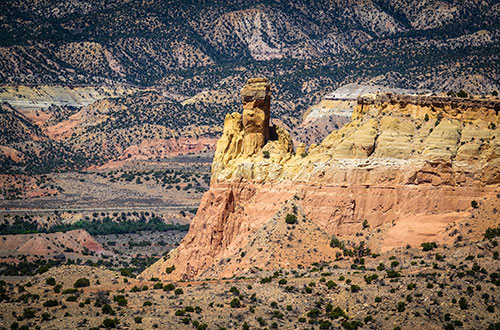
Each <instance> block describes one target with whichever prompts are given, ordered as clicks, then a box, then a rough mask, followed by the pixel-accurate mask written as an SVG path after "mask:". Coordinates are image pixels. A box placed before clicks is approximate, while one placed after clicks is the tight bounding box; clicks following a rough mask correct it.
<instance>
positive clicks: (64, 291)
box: [62, 288, 78, 294]
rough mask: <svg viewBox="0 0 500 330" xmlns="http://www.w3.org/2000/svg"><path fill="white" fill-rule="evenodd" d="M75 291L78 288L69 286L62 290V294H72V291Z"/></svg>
mask: <svg viewBox="0 0 500 330" xmlns="http://www.w3.org/2000/svg"><path fill="white" fill-rule="evenodd" d="M77 292H78V289H75V288H70V289H65V290H63V291H62V294H73V293H77Z"/></svg>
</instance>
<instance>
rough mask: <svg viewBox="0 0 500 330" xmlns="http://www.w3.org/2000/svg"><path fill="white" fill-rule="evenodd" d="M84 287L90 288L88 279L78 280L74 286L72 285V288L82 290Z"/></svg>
mask: <svg viewBox="0 0 500 330" xmlns="http://www.w3.org/2000/svg"><path fill="white" fill-rule="evenodd" d="M86 286H90V281H89V279H88V278H79V279H78V280H76V282H75V284H73V287H75V288H83V287H86Z"/></svg>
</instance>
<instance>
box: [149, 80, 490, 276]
mask: <svg viewBox="0 0 500 330" xmlns="http://www.w3.org/2000/svg"><path fill="white" fill-rule="evenodd" d="M241 93H242V98H243V113H242V114H241V113H239V112H234V113H232V114H228V115H226V119H225V122H224V133H223V135H222V137H221V139H220V140H219V141H218V142H217V150H216V153H215V156H214V162H213V165H212V180H211V186H210V190H209V191H208V192H206V193H205V195H204V196H203V198H202V201H201V204H200V207H199V209H198V213H197V215H196V217H195V218H194V220H193V222H192V224H191V227H190V231H189V233H188V235H187V236H186V237H185V239H184V240H183V241H182V243H181V244H180V246H179V247H178V248H177V249H176V250H174V251H172V252H171V253H170V254H169V255H168V256H167V257H165V258H163V259H161V260H160V261H158V262H157V263H156V264H155V265H153V266H151V268H150V269H148V270H146V271H145V273H144V274H145V276H152V275H153V274H155V275H156V276H158V275H161V277H163V278H175V279H188V278H200V277H203V276H211V275H212V274H221V275H222V276H225V275H228V274H232V275H235V274H244V273H245V272H247V271H251V265H256V267H264V266H265V265H263V264H262V260H259V259H258V258H257V257H258V255H259V254H258V252H259V251H254V250H255V249H253V248H251V247H252V243H253V242H258V241H260V242H259V244H260V245H261V246H263V245H265V248H266V249H268V250H273V251H275V252H276V254H275V255H274V256H273V258H277V257H278V256H279V255H280V252H279V251H280V250H279V248H278V246H282V245H283V244H288V245H290V248H291V249H296V247H294V243H293V241H294V238H293V236H290V237H282V238H276V239H271V236H268V237H267V239H268V241H266V242H267V243H263V241H262V238H258V236H259V234H258V233H259V231H260V230H261V228H263V227H264V226H267V227H268V228H274V229H272V230H271V229H270V230H271V232H267V233H268V234H269V235H273V232H275V231H276V230H284V229H279V228H277V227H276V228H275V227H273V226H274V225H272V221H285V222H287V221H288V220H287V219H286V218H287V217H288V216H287V217H284V212H285V211H280V209H281V208H282V207H284V205H287V203H290V201H293V203H295V204H296V206H297V207H296V209H295V210H293V211H288V212H289V214H292V215H293V218H294V219H292V220H293V221H290V222H287V223H288V224H289V225H290V226H293V225H294V224H296V223H297V221H300V222H299V224H298V225H297V227H298V228H299V230H306V229H307V230H308V231H314V232H317V231H321V232H324V233H326V234H327V235H330V236H331V235H339V236H341V237H357V236H358V235H357V233H359V232H360V230H362V229H363V228H374V231H373V233H372V234H370V236H369V237H361V238H360V239H361V240H363V243H362V244H366V245H363V246H367V247H369V248H370V249H372V250H373V251H387V250H390V249H392V248H395V247H404V246H407V245H410V246H419V245H420V244H421V243H423V242H429V241H438V242H440V243H450V242H452V241H453V239H454V238H453V236H454V235H455V234H453V233H451V232H450V228H451V227H453V226H454V225H457V224H462V225H463V224H464V223H468V222H469V221H472V222H476V221H475V220H472V218H469V217H471V215H470V212H471V210H473V209H474V208H476V207H478V205H479V204H481V205H483V204H484V205H492V204H498V198H499V197H498V196H500V195H499V192H500V190H499V189H500V186H499V184H500V157H499V155H500V102H498V101H491V100H488V99H482V100H481V99H461V98H456V97H438V96H417V95H415V96H409V95H392V94H380V95H371V96H365V97H361V98H358V100H357V104H356V107H355V108H354V111H353V114H352V120H351V122H350V123H348V124H347V125H345V126H343V127H342V128H341V129H339V130H337V131H333V132H332V133H331V134H330V135H328V136H327V137H326V138H325V139H324V140H323V141H322V142H321V143H320V144H318V145H316V144H312V145H311V146H310V147H309V148H306V146H305V145H304V144H300V145H298V146H297V147H296V148H294V146H293V142H292V139H291V136H290V134H289V133H288V132H287V131H286V130H284V129H282V128H280V127H278V126H275V125H272V126H269V124H268V123H269V117H270V115H271V114H270V104H271V100H270V87H269V84H268V82H267V80H266V79H263V78H256V79H250V80H249V81H248V84H247V85H245V87H244V88H243V89H242V91H241ZM288 209H290V207H289V208H288ZM302 210H303V211H302ZM485 211H486V209H485ZM302 212H303V213H302ZM496 212H497V211H496V210H493V209H491V208H489V211H487V212H485V213H484V214H483V216H482V218H481V222H480V223H478V224H477V225H478V226H479V227H481V228H482V229H483V230H484V229H485V228H486V227H485V226H491V227H495V226H497V225H498V221H499V220H500V219H499V218H498V215H496ZM279 214H281V216H280V215H279ZM271 218H273V219H274V220H272V221H271V222H270V220H269V219H271ZM305 218H307V220H306V219H305ZM276 219H278V220H276ZM297 219H299V220H297ZM303 219H304V220H303ZM302 221H305V222H307V223H308V224H307V225H306V224H303V223H302ZM309 221H311V222H312V224H314V225H312V224H310V223H309ZM281 225H283V224H281ZM290 226H289V227H290ZM483 227H484V228H483ZM288 230H290V231H291V232H293V228H288ZM302 235H303V233H301V234H300V237H302ZM315 235H316V236H317V237H320V236H321V235H319V234H317V233H316V234H315ZM467 235H468V234H467ZM462 238H464V237H462ZM360 239H358V238H356V240H360ZM287 241H288V243H286V242H287ZM318 244H322V243H321V240H320V239H319V238H318ZM360 244H361V243H360ZM307 247H308V246H307ZM262 248H263V247H262ZM317 248H318V251H319V250H320V248H319V246H318V247H317ZM293 251H294V252H293V253H294V254H300V253H301V251H300V250H293ZM243 252H244V253H243ZM246 253H249V255H250V258H257V260H252V259H245V258H244V256H245V254H246ZM308 255H309V256H311V253H309V254H308ZM317 257H318V260H316V261H318V262H319V261H321V260H323V261H324V260H325V258H326V259H327V258H328V253H319V252H318V254H317ZM235 259H237V261H236V262H235ZM292 259H293V258H292ZM238 260H239V261H238ZM278 260H279V259H276V262H275V263H276V265H280V266H283V265H284V267H286V261H279V262H278ZM294 262H295V261H293V260H290V263H291V264H293V263H294ZM173 265H175V269H172V268H169V267H171V266H173ZM269 267H271V268H272V265H269ZM277 267H279V266H277ZM265 268H266V267H265ZM205 272H207V273H205Z"/></svg>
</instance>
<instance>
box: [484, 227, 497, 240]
mask: <svg viewBox="0 0 500 330" xmlns="http://www.w3.org/2000/svg"><path fill="white" fill-rule="evenodd" d="M499 236H500V226H498V227H497V228H488V229H486V231H485V233H484V237H485V238H487V239H489V240H492V239H493V238H495V237H499Z"/></svg>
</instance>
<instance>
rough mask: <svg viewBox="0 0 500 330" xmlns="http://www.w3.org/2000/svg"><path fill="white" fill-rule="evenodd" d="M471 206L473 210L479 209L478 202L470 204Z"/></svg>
mask: <svg viewBox="0 0 500 330" xmlns="http://www.w3.org/2000/svg"><path fill="white" fill-rule="evenodd" d="M470 206H472V208H473V209H477V207H478V204H477V202H476V201H475V200H474V201H472V202H470Z"/></svg>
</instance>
